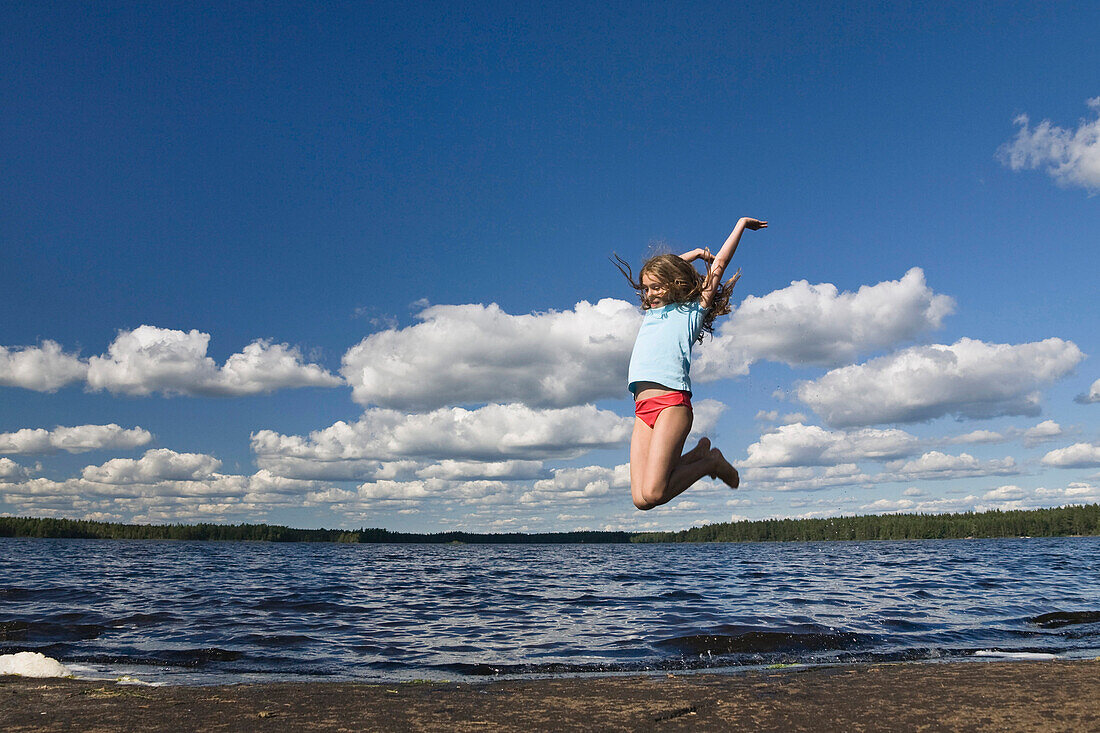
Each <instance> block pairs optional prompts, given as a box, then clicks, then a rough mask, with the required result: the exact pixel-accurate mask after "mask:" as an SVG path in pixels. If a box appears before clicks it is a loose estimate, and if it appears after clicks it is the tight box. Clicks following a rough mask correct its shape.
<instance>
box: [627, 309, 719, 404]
mask: <svg viewBox="0 0 1100 733" xmlns="http://www.w3.org/2000/svg"><path fill="white" fill-rule="evenodd" d="M704 312H705V311H704V310H703V307H702V306H701V305H700V304H699V303H698V302H694V303H672V304H671V305H666V306H662V307H660V308H650V309H649V310H647V311H646V312H645V318H643V319H642V327H641V328H640V329H638V339H637V340H636V341H635V342H634V352H633V353H632V354H631V355H630V369H629V370H628V371H627V381H628V382H629V384H628V386H627V389H629V390H630V391H631V392H637V389H636V387H637V384H638V382H656V383H657V384H660V385H662V386H664V387H668V388H669V389H680V390H684V391H685V392H690V391H691V378H690V377H689V376H688V372H689V371H691V347H692V346H693V345H694V344H695V339H697V338H698V337H699V329H700V328H702V327H703V314H704Z"/></svg>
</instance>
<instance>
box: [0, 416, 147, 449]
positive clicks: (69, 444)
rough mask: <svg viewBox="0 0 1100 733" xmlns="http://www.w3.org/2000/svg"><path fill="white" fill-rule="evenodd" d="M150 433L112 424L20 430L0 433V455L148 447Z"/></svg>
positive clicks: (140, 429) (138, 428)
mask: <svg viewBox="0 0 1100 733" xmlns="http://www.w3.org/2000/svg"><path fill="white" fill-rule="evenodd" d="M152 440H153V434H152V433H150V432H149V431H148V430H145V429H143V428H140V427H135V428H130V429H128V430H127V429H124V428H122V427H120V426H118V425H115V424H114V423H111V424H110V425H76V426H73V427H63V426H58V427H56V428H54V429H53V430H46V429H45V428H23V429H22V430H16V431H15V432H12V433H0V453H9V454H12V453H15V454H18V453H22V454H27V453H53V452H56V451H62V450H63V451H66V452H68V453H86V452H88V451H93V450H103V449H108V448H115V449H119V448H120V449H126V448H138V447H140V446H143V445H148V444H149V443H150V442H152Z"/></svg>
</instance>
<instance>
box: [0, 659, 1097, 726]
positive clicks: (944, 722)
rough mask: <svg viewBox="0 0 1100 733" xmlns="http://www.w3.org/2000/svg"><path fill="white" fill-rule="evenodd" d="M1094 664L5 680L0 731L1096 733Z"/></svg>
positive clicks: (1, 690)
mask: <svg viewBox="0 0 1100 733" xmlns="http://www.w3.org/2000/svg"><path fill="white" fill-rule="evenodd" d="M1098 700H1100V660H1096V661H1073V662H953V663H946V664H880V665H861V666H847V667H845V666H838V667H816V668H808V669H807V668H803V669H783V670H766V671H759V672H747V673H743V674H727V675H722V674H683V675H680V674H675V675H673V674H669V675H662V676H648V677H597V678H584V679H578V678H569V679H548V680H525V681H500V682H491V681H490V682H460V683H456V682H452V683H394V684H382V685H376V684H360V683H345V682H331V683H273V684H262V685H228V686H219V687H140V686H131V685H118V684H114V683H108V682H91V681H82V680H58V679H50V680H33V679H26V678H20V677H0V718H2V720H0V728H2V729H4V730H5V731H44V730H50V731H66V730H80V731H142V732H145V731H161V730H165V731H167V730H171V731H179V730H231V731H241V730H248V731H253V730H255V731H286V730H302V731H359V730H394V731H422V730H423V731H440V730H444V731H533V730H601V731H602V730H687V729H695V730H724V729H725V730H728V729H734V730H737V729H745V730H784V731H790V730H844V731H887V730H891V731H898V730H911V731H917V730H951V731H959V730H1012V731H1058V730H1065V731H1085V730H1100V703H1098V702H1097V701H1098Z"/></svg>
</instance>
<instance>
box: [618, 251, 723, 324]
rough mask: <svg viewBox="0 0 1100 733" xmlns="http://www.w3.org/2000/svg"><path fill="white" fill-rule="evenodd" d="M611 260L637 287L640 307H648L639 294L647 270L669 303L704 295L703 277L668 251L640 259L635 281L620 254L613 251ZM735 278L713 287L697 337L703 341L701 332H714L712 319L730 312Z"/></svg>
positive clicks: (698, 297) (628, 280) (631, 271)
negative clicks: (664, 288)
mask: <svg viewBox="0 0 1100 733" xmlns="http://www.w3.org/2000/svg"><path fill="white" fill-rule="evenodd" d="M612 264H613V265H615V267H617V268H619V272H621V273H622V274H623V277H625V278H626V281H627V282H629V283H630V286H631V287H632V288H634V289H635V290H637V291H638V297H639V298H640V299H641V301H642V310H648V309H649V305H648V304H647V303H646V300H645V297H644V296H642V278H643V277H644V276H645V275H646V274H647V273H648V274H650V275H653V277H654V278H655V279H656V280H657V281H658V282H661V283H664V284H665V285H666V286H667V287H668V300H669V302H670V303H692V302H694V301H697V300H699V299H700V298H702V297H703V285H704V284H705V283H706V279H705V278H704V277H703V276H702V275H700V274H699V271H698V270H696V269H695V268H694V267H693V266H692V265H691V263H689V262H685V261H684V260H682V259H680V257H678V256H676V255H671V254H663V255H656V256H654V257H650V258H649V259H648V260H646V261H645V262H644V263H642V269H641V270H639V271H638V281H637V282H635V281H634V271H633V270H631V269H630V264H629V263H628V262H627V261H626V260H624V259H623V258H622V257H619V255H617V254H616V255H615V259H614V260H612ZM735 284H736V280H735V279H730V280H728V281H727V282H725V283H720V284H719V285H718V288H717V289H716V290H715V291H714V298H713V299H712V300H711V302H710V308H707V310H706V311H705V312H704V313H703V326H702V328H701V329H700V331H699V337H698V338H697V339H696V340H697V341H698V342H699V343H703V335H704V334H707V333H714V319H715V318H717V317H718V316H724V315H726V314H727V313H729V312H730V295H731V294H732V293H733V286H734V285H735Z"/></svg>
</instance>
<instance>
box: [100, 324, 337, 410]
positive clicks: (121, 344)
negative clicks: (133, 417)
mask: <svg viewBox="0 0 1100 733" xmlns="http://www.w3.org/2000/svg"><path fill="white" fill-rule="evenodd" d="M209 343H210V335H209V334H206V333H202V332H201V331H197V330H194V329H192V330H191V331H176V330H173V329H167V328H157V327H155V326H139V327H138V328H135V329H134V330H133V331H120V332H119V334H118V336H117V337H116V338H115V340H114V341H113V342H111V345H110V346H109V347H108V349H107V354H105V355H103V356H93V357H92V358H91V359H89V360H88V376H87V379H88V387H89V389H93V390H101V389H106V390H108V391H111V392H115V393H120V394H128V395H147V394H151V393H153V392H162V393H164V394H191V395H209V396H239V395H251V394H259V393H263V392H271V391H273V390H276V389H282V388H286V387H334V386H337V385H339V384H341V383H342V382H341V380H340V379H339V377H336V376H334V375H332V374H330V373H329V372H327V371H326V370H325V369H323V368H322V367H320V366H318V365H317V364H307V363H304V361H303V359H302V355H301V352H299V350H298V349H297V348H294V347H291V346H289V345H288V344H274V343H271V342H270V341H265V340H262V339H261V340H257V341H253V342H252V343H251V344H249V345H248V346H246V347H245V348H244V350H243V351H241V352H240V353H237V354H233V355H232V356H230V357H229V359H228V360H227V361H226V363H225V364H224V365H223V366H221V367H219V366H218V365H217V364H216V363H215V362H214V360H213V359H212V358H210V357H209V356H207V355H206V350H207V346H208V345H209Z"/></svg>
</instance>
